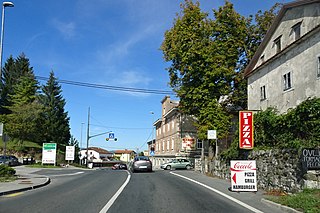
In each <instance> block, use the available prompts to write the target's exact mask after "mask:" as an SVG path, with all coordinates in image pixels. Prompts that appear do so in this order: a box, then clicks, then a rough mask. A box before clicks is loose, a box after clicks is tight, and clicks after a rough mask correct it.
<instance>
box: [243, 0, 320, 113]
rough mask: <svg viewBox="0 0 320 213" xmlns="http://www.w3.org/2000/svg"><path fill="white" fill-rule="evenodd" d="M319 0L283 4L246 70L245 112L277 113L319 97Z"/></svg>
mask: <svg viewBox="0 0 320 213" xmlns="http://www.w3.org/2000/svg"><path fill="white" fill-rule="evenodd" d="M319 41H320V0H304V1H295V2H292V3H288V4H285V5H284V6H283V8H282V9H281V10H280V11H279V14H278V16H277V17H276V18H275V20H274V22H273V24H272V25H271V27H270V29H269V30H268V32H267V33H266V35H265V38H264V40H263V41H262V43H261V45H260V46H259V48H258V50H257V52H256V53H255V55H254V57H253V58H252V60H251V61H250V63H249V65H248V66H247V68H246V70H245V77H246V78H247V80H248V109H249V110H265V109H267V108H268V107H275V108H276V109H277V110H278V111H279V112H280V113H285V112H287V110H288V109H290V108H295V107H296V106H297V105H299V104H300V103H301V102H303V101H304V100H306V99H308V98H313V97H320V42H319Z"/></svg>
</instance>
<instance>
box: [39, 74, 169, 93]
mask: <svg viewBox="0 0 320 213" xmlns="http://www.w3.org/2000/svg"><path fill="white" fill-rule="evenodd" d="M36 79H38V80H43V81H46V80H48V79H49V78H47V77H42V76H36ZM56 81H57V82H59V83H62V84H69V85H73V86H82V87H89V88H96V89H105V90H115V91H122V92H136V93H147V94H159V95H169V94H171V95H174V93H173V91H166V90H156V89H141V88H134V87H120V86H110V85H103V84H93V83H85V82H79V81H70V80H62V79H56Z"/></svg>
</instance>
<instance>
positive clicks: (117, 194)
mask: <svg viewBox="0 0 320 213" xmlns="http://www.w3.org/2000/svg"><path fill="white" fill-rule="evenodd" d="M127 173H128V177H127V180H126V181H125V182H124V183H123V184H122V186H121V187H120V188H119V189H118V191H117V192H116V193H115V194H114V195H113V197H112V198H111V199H110V200H109V202H108V203H107V204H106V205H105V206H104V207H103V209H101V211H100V212H99V213H106V212H107V211H108V210H109V209H110V207H111V206H112V204H113V203H114V201H116V199H117V198H118V197H119V195H120V194H121V192H122V191H123V190H124V188H125V187H126V185H127V184H128V183H129V181H130V178H131V174H130V172H128V171H127Z"/></svg>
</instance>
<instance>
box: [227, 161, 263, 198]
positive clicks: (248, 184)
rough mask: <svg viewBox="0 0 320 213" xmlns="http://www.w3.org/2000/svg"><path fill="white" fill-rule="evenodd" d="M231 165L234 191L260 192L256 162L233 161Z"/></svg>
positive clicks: (232, 188)
mask: <svg viewBox="0 0 320 213" xmlns="http://www.w3.org/2000/svg"><path fill="white" fill-rule="evenodd" d="M230 164H231V165H230V172H231V190H232V191H242V192H243V191H258V188H257V167H256V161H255V160H232V161H231V162H230Z"/></svg>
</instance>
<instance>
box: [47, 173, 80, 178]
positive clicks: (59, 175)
mask: <svg viewBox="0 0 320 213" xmlns="http://www.w3.org/2000/svg"><path fill="white" fill-rule="evenodd" d="M82 173H84V172H76V173H71V174H62V175H49V177H62V176H72V175H80V174H82Z"/></svg>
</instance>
